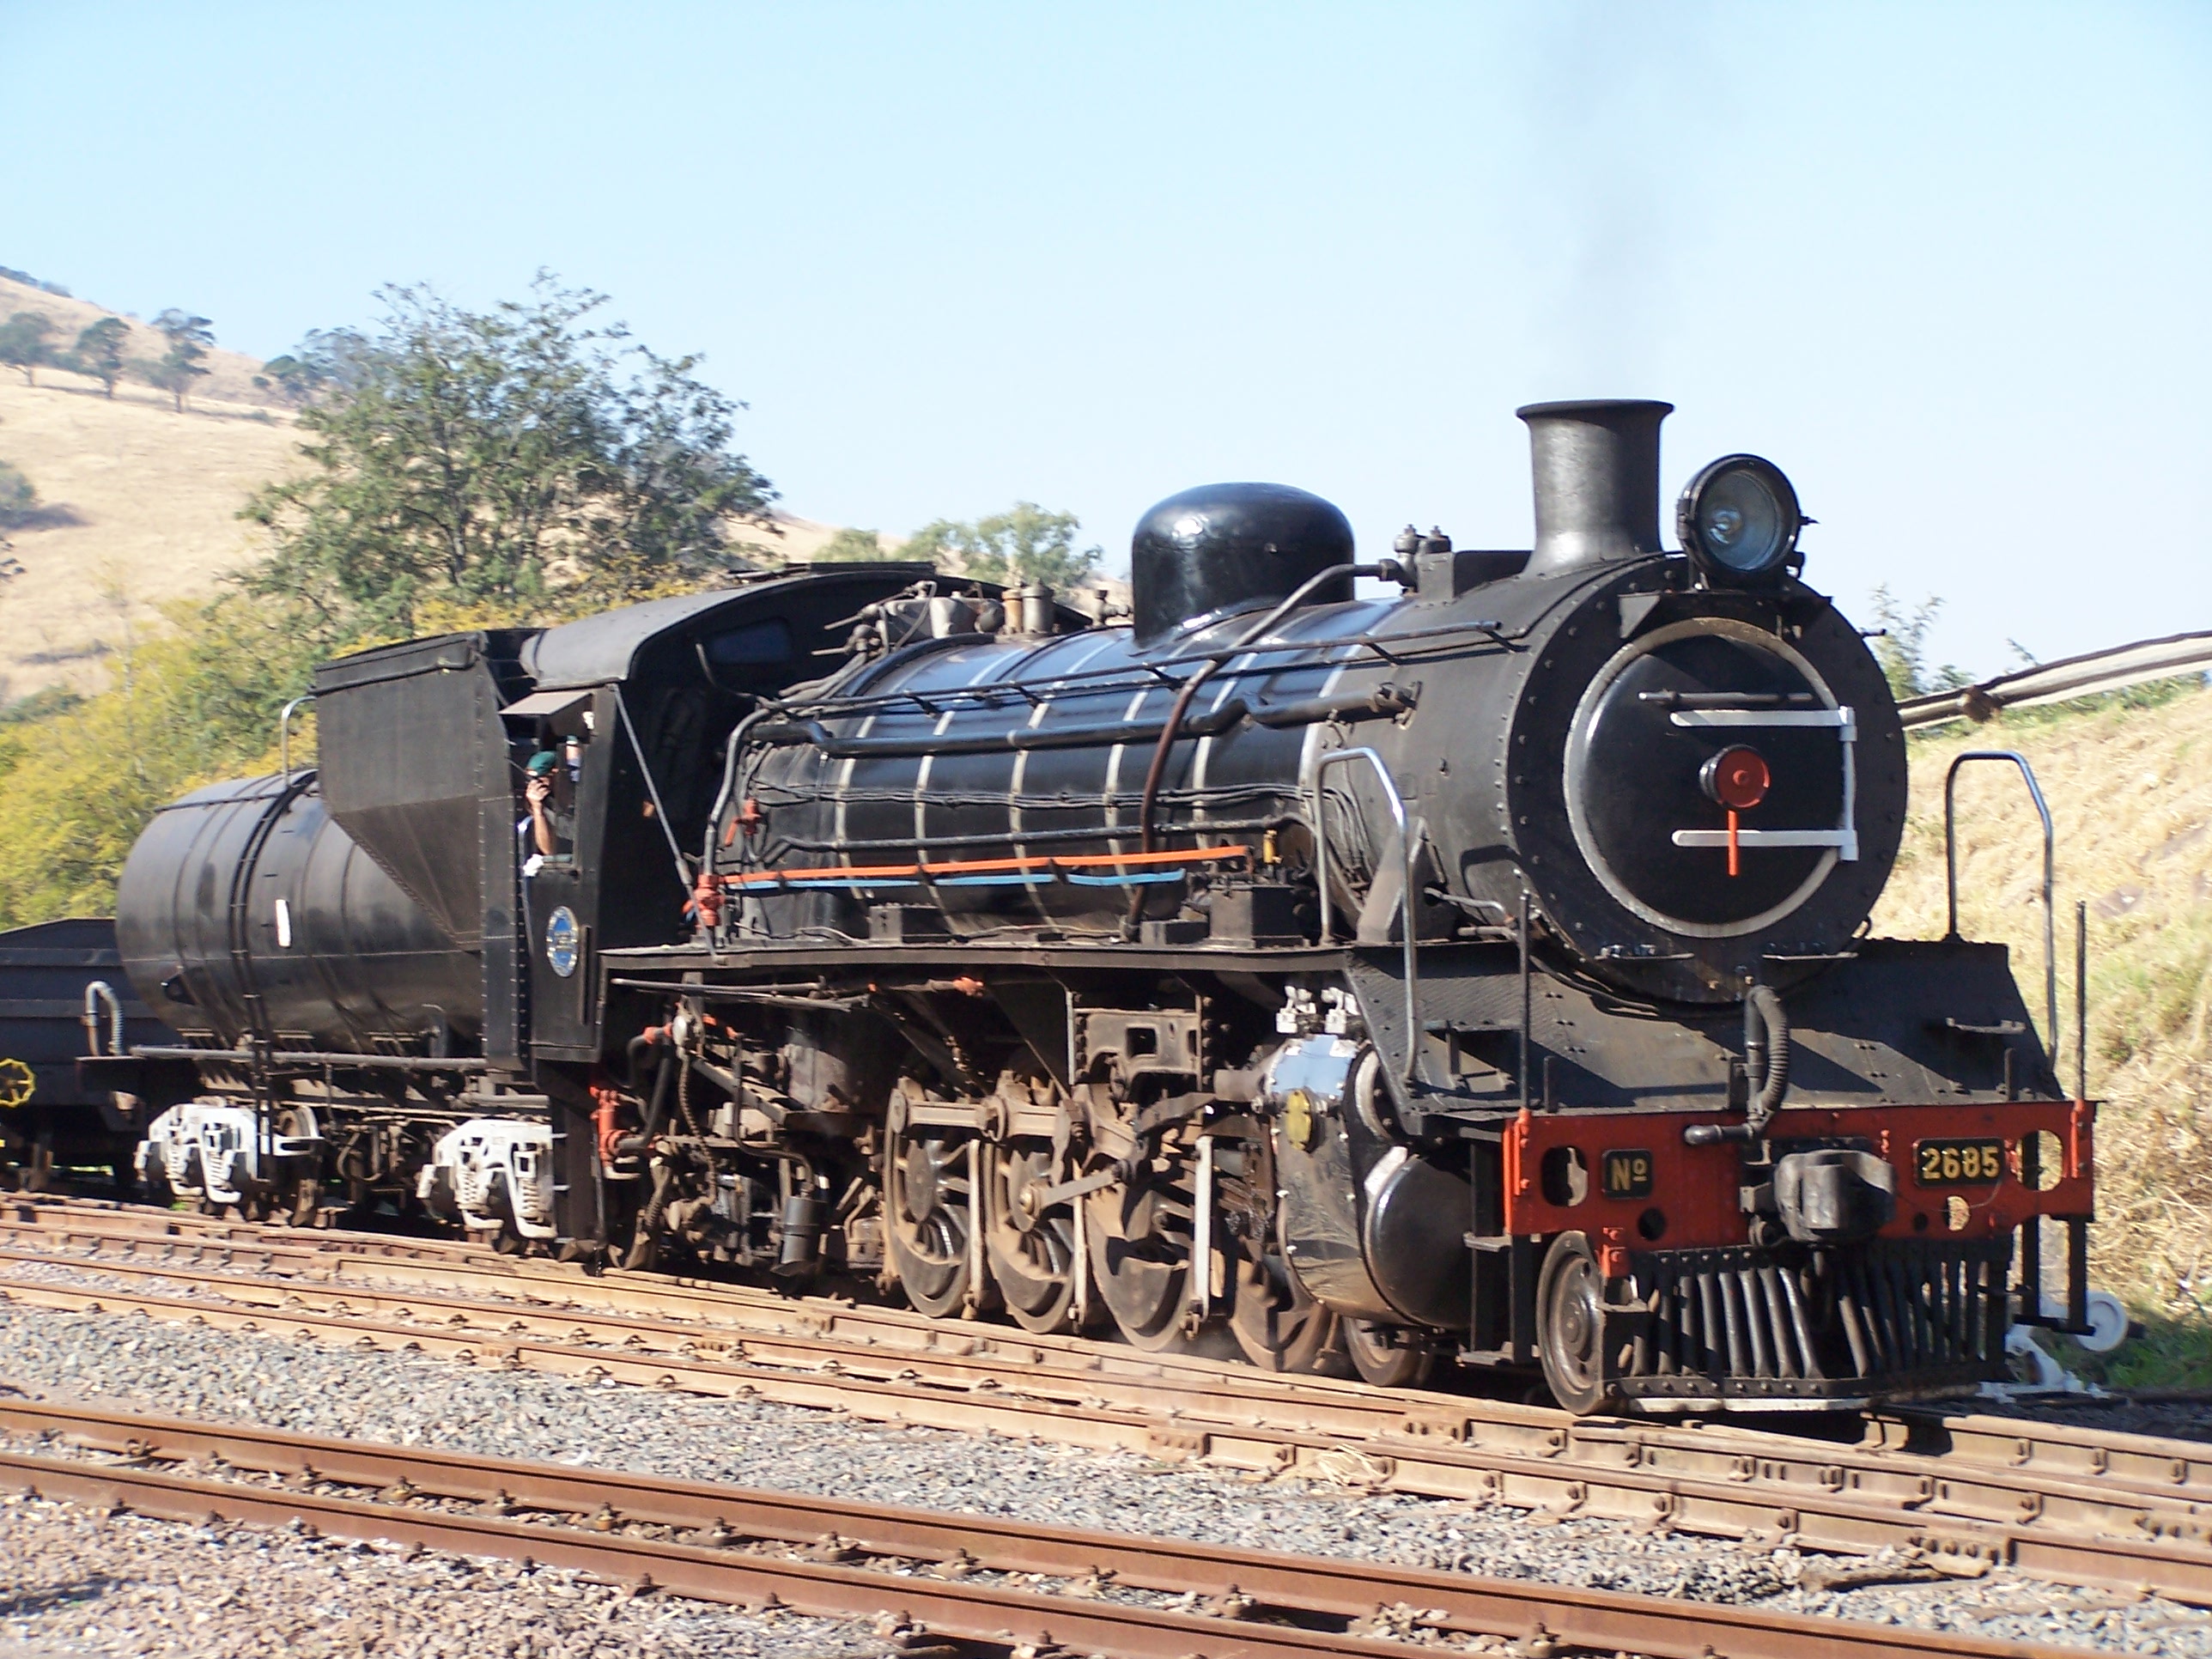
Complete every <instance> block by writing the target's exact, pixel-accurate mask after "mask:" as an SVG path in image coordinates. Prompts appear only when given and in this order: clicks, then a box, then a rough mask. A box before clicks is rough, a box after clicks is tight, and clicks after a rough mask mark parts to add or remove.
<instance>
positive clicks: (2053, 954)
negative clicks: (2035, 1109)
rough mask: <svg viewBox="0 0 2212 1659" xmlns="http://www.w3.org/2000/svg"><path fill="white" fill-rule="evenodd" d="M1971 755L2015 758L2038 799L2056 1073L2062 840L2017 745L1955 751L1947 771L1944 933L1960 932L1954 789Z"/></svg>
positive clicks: (2046, 1002) (2047, 998) (2048, 1030)
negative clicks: (2056, 892)
mask: <svg viewBox="0 0 2212 1659" xmlns="http://www.w3.org/2000/svg"><path fill="white" fill-rule="evenodd" d="M1969 761H2010V762H2011V763H2013V764H2014V765H2015V766H2017V767H2018V768H2020V775H2021V778H2022V780H2023V781H2026V783H2027V794H2028V799H2030V800H2033V802H2034V803H2035V812H2036V816H2037V817H2039V818H2041V819H2042V820H2043V1010H2044V1012H2043V1019H2044V1048H2045V1052H2046V1053H2048V1054H2050V1056H2051V1073H2052V1075H2054V1076H2056V1075H2057V1071H2058V951H2057V937H2058V934H2057V922H2056V921H2055V919H2054V915H2053V912H2052V910H2051V871H2052V866H2053V864H2054V861H2055V853H2056V849H2057V837H2056V836H2054V835H2053V833H2052V831H2051V808H2050V807H2049V806H2048V805H2045V802H2044V799H2043V787H2042V786H2041V785H2040V784H2039V783H2037V782H2036V781H2035V769H2034V768H2033V767H2032V766H2030V765H2029V764H2028V763H2027V756H2025V755H2023V754H2021V752H2020V751H2019V750H2016V749H1969V750H1966V753H1964V754H1962V755H1960V756H1957V757H1954V759H1953V760H1952V762H1951V767H1950V769H1949V770H1948V771H1947V772H1946V773H1944V775H1943V881H1944V888H1945V896H1946V911H1945V915H1946V918H1947V920H1946V921H1945V925H1944V931H1943V937H1944V938H1945V939H1947V940H1950V939H1957V938H1958V937H1959V842H1958V835H1957V816H1956V805H1955V801H1954V793H1955V791H1956V788H1957V785H1958V781H1959V769H1960V767H1962V766H1964V765H1965V764H1966V763H1967V762H1969Z"/></svg>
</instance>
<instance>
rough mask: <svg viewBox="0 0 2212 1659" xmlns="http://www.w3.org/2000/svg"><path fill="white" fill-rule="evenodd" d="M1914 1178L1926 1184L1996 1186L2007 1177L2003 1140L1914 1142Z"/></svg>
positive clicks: (1919, 1182)
mask: <svg viewBox="0 0 2212 1659" xmlns="http://www.w3.org/2000/svg"><path fill="white" fill-rule="evenodd" d="M1912 1178H1913V1180H1914V1181H1915V1182H1917V1183H1918V1184H1919V1185H1921V1186H1923V1187H1994V1186H1996V1184H1997V1182H2000V1181H2002V1180H2003V1179H2004V1178H2005V1147H2004V1142H2003V1141H2002V1140H1921V1141H1915V1142H1914V1143H1913V1146H1912Z"/></svg>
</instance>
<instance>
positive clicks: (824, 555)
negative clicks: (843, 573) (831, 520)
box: [814, 525, 906, 564]
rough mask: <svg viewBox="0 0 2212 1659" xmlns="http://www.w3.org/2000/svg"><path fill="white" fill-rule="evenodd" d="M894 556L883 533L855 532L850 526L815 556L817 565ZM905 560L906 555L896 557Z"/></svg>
mask: <svg viewBox="0 0 2212 1659" xmlns="http://www.w3.org/2000/svg"><path fill="white" fill-rule="evenodd" d="M892 556H893V555H892V553H891V552H890V550H889V549H888V548H886V547H885V546H884V538H883V536H882V534H881V532H878V531H873V530H855V529H854V528H853V527H852V526H850V525H848V526H846V527H845V528H844V529H842V530H841V531H839V532H837V533H836V535H834V536H832V537H831V538H829V540H828V541H826V542H824V543H823V544H822V550H821V551H820V552H818V553H817V554H816V555H815V556H814V559H815V562H817V564H845V563H854V562H860V561H863V560H868V559H888V558H890V557H892ZM905 556H906V555H905V554H903V553H901V554H898V555H897V557H899V558H904V557H905Z"/></svg>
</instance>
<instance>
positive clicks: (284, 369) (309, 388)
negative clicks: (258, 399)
mask: <svg viewBox="0 0 2212 1659" xmlns="http://www.w3.org/2000/svg"><path fill="white" fill-rule="evenodd" d="M323 380H324V376H323V374H322V372H321V371H320V370H319V369H318V368H316V367H315V365H314V364H313V362H310V361H309V360H307V358H305V357H303V356H295V355H294V354H293V353H291V352H289V351H288V352H286V353H284V354H283V356H276V357H271V358H270V360H269V361H268V362H265V363H264V364H262V365H261V373H260V374H257V375H255V376H254V377H253V384H254V385H255V386H259V387H260V388H261V389H262V390H263V391H264V392H275V393H276V395H277V396H278V397H280V398H283V400H284V401H285V402H286V403H288V404H304V403H306V402H307V400H308V399H309V398H313V396H314V395H315V389H316V388H317V387H318V386H320V385H322V383H323Z"/></svg>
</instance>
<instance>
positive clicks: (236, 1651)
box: [0, 1497, 883, 1659]
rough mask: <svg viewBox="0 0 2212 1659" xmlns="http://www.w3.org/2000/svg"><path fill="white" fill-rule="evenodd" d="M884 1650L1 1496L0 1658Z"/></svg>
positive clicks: (785, 1618) (551, 1581)
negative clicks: (85, 1655)
mask: <svg viewBox="0 0 2212 1659" xmlns="http://www.w3.org/2000/svg"><path fill="white" fill-rule="evenodd" d="M11 1644H12V1645H11ZM882 1647H883V1644H882V1643H881V1642H879V1641H877V1640H875V1639H873V1638H872V1634H871V1633H870V1632H868V1631H866V1630H865V1629H862V1628H860V1627H857V1626H848V1625H845V1624H841V1623H837V1622H834V1621H831V1620H823V1619H806V1618H801V1617H799V1615H797V1614H795V1613H786V1612H775V1613H744V1612H740V1611H738V1609H735V1608H731V1607H714V1606H711V1605H708V1604H706V1603H702V1602H697V1601H678V1600H676V1599H673V1598H666V1597H660V1596H643V1597H640V1596H633V1595H630V1594H629V1592H628V1591H626V1590H624V1589H620V1588H617V1587H615V1586H611V1585H606V1584H598V1583H592V1582H590V1581H588V1580H587V1579H585V1578H583V1577H579V1576H577V1575H575V1574H574V1573H569V1572H565V1571H559V1570H556V1569H554V1568H549V1567H540V1568H537V1569H534V1570H526V1569H524V1568H523V1567H521V1566H520V1565H516V1564H513V1563H508V1562H504V1561H477V1560H471V1559H462V1558H459V1557H455V1556H450V1555H441V1554H438V1553H435V1552H411V1551H407V1550H403V1549H398V1548H395V1547H387V1546H381V1545H368V1544H355V1543H344V1542H338V1541H331V1540H326V1539H319V1538H309V1537H302V1536H300V1535H299V1534H295V1533H289V1532H283V1531H279V1530H276V1529H274V1528H253V1527H235V1526H216V1527H207V1526H180V1525H178V1524H176V1523H175V1522H164V1521H153V1520H148V1519H146V1518H144V1517H143V1516H132V1515H119V1516H102V1515H100V1514H97V1513H96V1512H94V1511H93V1510H86V1509H78V1508H76V1507H73V1506H71V1505H70V1504H54V1503H46V1502H42V1501H40V1500H37V1499H27V1498H16V1497H10V1498H5V1499H0V1659H62V1656H64V1655H76V1654H98V1655H118V1656H121V1655H131V1656H137V1655H141V1654H164V1653H166V1654H221V1655H224V1656H232V1655H235V1656H239V1659H260V1656H267V1659H362V1656H367V1655H375V1656H378V1659H448V1656H450V1659H694V1656H696V1659H832V1656H842V1655H847V1654H852V1655H860V1654H869V1653H875V1652H879V1651H881V1650H882Z"/></svg>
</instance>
